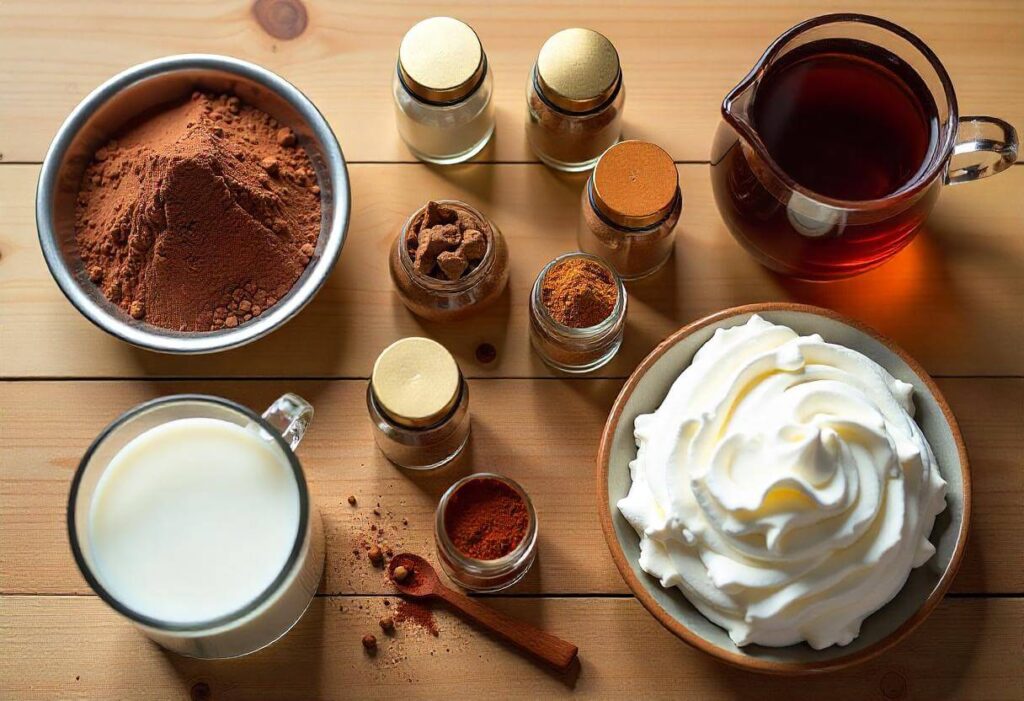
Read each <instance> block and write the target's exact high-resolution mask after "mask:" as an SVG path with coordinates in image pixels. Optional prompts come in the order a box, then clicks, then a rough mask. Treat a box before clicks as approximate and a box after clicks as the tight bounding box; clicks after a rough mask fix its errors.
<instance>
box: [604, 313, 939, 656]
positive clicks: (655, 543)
mask: <svg viewBox="0 0 1024 701" xmlns="http://www.w3.org/2000/svg"><path fill="white" fill-rule="evenodd" d="M912 390H913V387H912V386H911V385H909V384H907V383H906V382H901V381H900V380H897V379H896V378H894V377H893V376H892V375H890V374H889V373H888V372H886V371H885V370H884V369H883V368H882V367H881V366H879V365H878V364H877V363H875V362H874V361H872V360H871V359H869V358H867V357H866V356H864V355H862V354H861V353H858V352H856V351H853V350H850V349H849V348H845V347H843V346H839V345H835V344H831V343H826V342H825V341H823V340H822V338H821V336H818V335H813V336H799V335H798V334H797V333H796V332H795V331H793V330H792V329H790V328H788V327H785V326H778V325H775V324H772V323H770V322H768V321H765V320H764V319H762V318H761V317H759V316H756V315H755V316H753V317H751V318H750V320H749V321H748V322H747V323H746V324H744V325H742V326H736V327H733V328H730V329H719V330H718V331H716V332H715V335H714V337H713V338H712V339H711V340H710V341H708V342H707V343H706V344H705V345H704V346H703V347H702V348H701V349H700V350H699V351H698V352H697V353H696V355H695V356H694V358H693V362H692V364H691V365H690V367H688V368H687V369H686V370H685V371H684V372H683V373H682V374H681V375H680V376H679V378H678V379H677V380H676V381H675V383H674V384H673V385H672V388H671V390H670V391H669V393H668V396H667V397H666V398H665V401H664V402H663V403H662V405H661V407H659V408H658V410H657V411H655V412H654V413H653V414H646V415H642V416H639V417H637V419H636V424H635V436H636V442H637V446H638V453H637V457H636V459H635V460H634V461H633V462H631V463H630V464H629V469H630V475H631V477H632V480H633V483H632V486H631V488H630V490H629V494H628V495H627V496H626V498H624V499H622V500H620V501H619V503H618V507H619V510H620V511H621V512H622V514H623V515H624V516H625V517H626V519H627V520H628V521H629V523H630V524H631V525H632V526H633V528H635V529H636V531H637V533H638V534H639V535H640V567H641V568H642V569H643V570H644V571H645V572H647V573H648V574H651V575H653V576H655V577H657V578H658V579H659V580H660V581H661V584H662V586H664V587H673V586H675V587H679V589H680V590H681V591H682V592H683V594H684V595H685V596H686V597H687V598H688V599H689V600H690V601H691V602H692V603H693V604H694V606H696V607H697V608H698V609H699V610H700V611H701V613H703V614H704V615H705V616H707V617H708V618H709V619H710V620H711V621H713V622H715V623H716V624H718V625H720V626H722V627H723V628H725V629H726V630H728V632H729V635H730V636H731V637H732V639H733V641H734V642H735V643H736V644H737V645H748V644H751V643H756V644H760V645H770V646H783V645H792V644H795V643H799V642H801V641H806V642H807V643H809V644H810V645H811V647H813V648H815V649H821V648H825V647H828V646H830V645H846V644H848V643H850V642H851V641H852V640H853V639H854V638H856V637H857V635H858V633H859V632H860V626H861V623H862V622H863V621H864V619H865V618H867V616H869V615H870V614H872V613H873V612H875V611H877V610H878V609H879V608H881V607H882V606H884V605H885V604H886V603H887V602H889V601H890V600H891V599H892V598H893V597H894V596H896V594H897V593H899V591H900V589H901V588H902V587H903V585H904V583H905V582H906V580H907V577H908V576H909V575H910V571H911V569H913V568H914V567H919V566H921V565H922V564H924V563H925V562H926V561H927V560H928V559H929V558H930V557H931V556H932V555H933V554H934V553H935V548H934V547H933V546H932V544H931V543H930V542H929V541H928V534H929V533H930V532H931V530H932V525H933V524H934V522H935V516H936V515H937V514H939V513H940V512H941V511H942V510H943V509H944V508H945V506H946V502H945V495H946V483H945V481H944V480H943V479H942V477H941V476H940V475H939V469H938V465H937V463H936V460H935V455H934V454H933V453H932V450H931V447H930V446H929V445H928V441H927V440H926V439H925V437H924V434H922V433H921V429H920V428H919V427H918V426H917V424H916V423H915V422H914V419H913V415H914V403H913V400H912V399H911V393H912Z"/></svg>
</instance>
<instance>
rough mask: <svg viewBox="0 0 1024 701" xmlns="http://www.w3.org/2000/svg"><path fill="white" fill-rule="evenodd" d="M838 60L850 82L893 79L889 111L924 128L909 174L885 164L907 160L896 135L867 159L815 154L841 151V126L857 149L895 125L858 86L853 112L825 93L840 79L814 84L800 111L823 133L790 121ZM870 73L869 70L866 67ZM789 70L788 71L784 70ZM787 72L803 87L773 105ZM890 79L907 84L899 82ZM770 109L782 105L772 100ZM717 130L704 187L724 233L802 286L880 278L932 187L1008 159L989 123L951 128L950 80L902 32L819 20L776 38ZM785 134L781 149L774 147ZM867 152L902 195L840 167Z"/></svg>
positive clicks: (1013, 155) (917, 221)
mask: <svg viewBox="0 0 1024 701" xmlns="http://www.w3.org/2000/svg"><path fill="white" fill-rule="evenodd" d="M837 56H838V58H833V57H837ZM846 57H851V60H854V63H853V64H851V65H852V66H853V70H860V69H858V68H857V66H859V65H863V66H865V69H866V70H872V71H879V70H880V71H882V72H885V76H889V75H890V72H891V75H892V76H896V77H895V78H893V79H891V80H892V83H893V85H894V86H898V87H896V88H893V94H892V96H891V97H892V98H893V100H895V101H897V102H899V103H900V104H896V102H893V103H892V104H893V106H894V107H901V105H902V103H903V102H907V104H909V105H916V106H920V108H921V109H920V110H918V112H916V113H915V112H906V109H905V107H902V108H903V109H904V111H905V112H906V113H907V115H911V114H919V115H920V117H921V119H920V121H919V122H918V123H919V124H920V125H924V126H923V127H922V129H920V130H916V131H915V132H910V133H909V134H910V136H912V137H913V136H914V135H915V134H917V132H920V133H919V134H918V135H919V136H920V137H921V140H920V143H921V144H922V147H921V150H920V152H919V153H920V158H918V159H917V160H916V161H914V162H913V164H912V167H910V168H907V167H906V163H904V164H903V166H900V165H899V164H898V163H896V161H897V160H898V158H897V156H899V154H895V153H893V151H899V150H902V149H905V148H906V147H907V146H908V139H904V138H902V136H903V135H897V134H889V133H886V134H885V136H886V137H887V138H890V139H892V142H891V143H889V144H885V145H884V147H878V145H877V144H872V143H867V144H866V146H867V147H866V148H860V147H859V146H858V145H856V143H855V141H854V138H856V137H855V135H851V136H850V141H849V143H848V144H842V145H843V146H847V147H848V148H847V150H848V151H849V153H846V152H843V151H842V150H841V149H838V148H837V149H836V150H835V152H834V153H835V155H833V152H832V151H829V150H828V148H823V147H822V146H823V145H822V144H821V143H816V142H815V138H816V136H818V135H821V134H836V135H838V138H840V139H845V138H846V136H847V135H848V134H849V133H850V129H847V128H846V127H847V126H848V125H847V124H845V123H844V120H851V121H850V124H849V126H850V128H851V129H852V130H853V131H858V130H859V129H860V127H861V126H863V132H864V133H863V134H860V136H864V135H865V134H870V131H869V129H870V128H871V127H872V126H877V125H883V124H889V122H886V121H885V120H886V119H887V118H890V117H899V114H896V115H891V114H888V113H883V112H881V111H884V110H887V109H888V108H889V104H890V103H887V102H886V100H887V99H888V97H887V95H884V94H876V93H874V92H872V90H871V86H872V85H874V83H872V82H870V80H866V81H860V82H858V80H859V79H852V80H853V85H852V87H850V90H851V91H853V90H857V89H861V90H863V93H862V94H860V95H858V96H857V97H855V98H854V97H851V94H853V93H851V92H844V91H845V90H846V87H847V86H846V85H845V84H843V88H842V89H841V90H839V91H837V89H836V87H835V86H836V83H835V82H834V81H835V80H837V78H836V75H840V74H837V73H833V74H825V75H823V76H822V77H821V78H820V79H819V83H817V86H818V88H819V89H820V91H821V92H822V93H829V92H830V93H831V94H830V95H829V96H827V97H824V98H821V101H820V102H819V103H813V102H812V103H811V105H812V108H814V109H817V108H818V107H819V106H820V105H823V106H824V107H823V108H822V109H823V110H824V111H821V112H818V113H815V114H812V113H808V114H809V115H810V116H812V117H821V118H822V119H825V118H828V116H829V115H831V117H830V118H831V119H832V120H833V121H830V122H829V121H817V122H816V121H815V120H814V119H809V120H804V121H800V118H801V117H802V116H807V115H802V113H801V112H800V109H801V101H803V102H804V103H807V102H809V101H812V100H814V99H816V98H815V97H814V96H813V93H809V92H808V91H809V90H814V89H815V85H814V84H811V83H810V82H808V81H809V80H811V79H813V76H812V77H811V78H808V76H809V75H810V74H809V73H808V71H813V70H815V69H816V67H822V68H823V69H824V67H825V66H826V65H828V66H831V67H832V68H834V67H835V66H837V65H839V64H837V63H836V61H837V60H846ZM871 59H874V60H876V61H877V63H871V64H870V65H868V64H869V63H870V60H871ZM856 60H862V61H865V63H864V64H857V63H856ZM815 61H818V63H815ZM829 61H832V63H831V64H829V63H828V62H829ZM798 63H800V66H799V68H798V69H792V67H793V66H796V65H797V64H798ZM791 69H792V70H800V71H804V72H803V73H801V74H800V77H799V80H800V81H804V82H800V83H794V85H796V86H798V87H797V88H796V89H794V90H792V91H790V92H788V93H786V92H785V91H782V92H779V91H778V90H777V89H776V87H775V86H779V85H782V84H783V78H780V77H779V76H781V75H783V72H784V71H786V70H791ZM899 71H902V72H903V73H902V76H903V77H904V78H906V81H902V80H900V78H899V76H900V75H901V74H900V73H899ZM872 80H874V78H872ZM884 80H885V81H889V80H890V78H889V77H885V78H884ZM820 81H833V82H831V83H828V82H820ZM885 84H886V85H887V84H888V83H885ZM766 86H767V87H766ZM908 86H909V87H908ZM886 89H888V88H886ZM759 91H761V93H763V94H760V95H759ZM773 91H775V92H774V93H773ZM780 95H782V96H784V97H786V98H787V99H779V96H780ZM836 95H838V96H839V97H838V98H837V97H836ZM759 97H760V98H761V103H759V102H758V99H759ZM862 97H866V98H867V99H860V98H862ZM918 98H920V100H919V101H917V102H908V101H909V100H918ZM829 100H831V102H829ZM844 100H845V102H844ZM850 100H855V101H854V102H850ZM837 105H838V106H837ZM843 105H846V106H850V105H853V106H854V109H856V110H857V111H858V114H857V115H856V117H854V116H852V113H851V112H843V111H841V110H842V109H843ZM829 109H831V110H833V111H832V112H829V111H828V110H829ZM860 113H863V114H860ZM865 116H866V119H865V118H864V117H865ZM876 117H878V121H877V124H873V122H874V119H875V118H876ZM722 120H723V121H722V122H721V124H720V125H719V127H718V131H717V133H716V135H715V140H714V144H713V146H712V153H711V181H712V187H713V189H714V194H715V201H716V203H717V205H718V209H719V211H720V212H721V214H722V217H723V219H724V220H725V223H726V224H727V225H728V227H729V229H730V231H731V232H732V234H733V235H734V236H735V237H736V239H737V240H738V241H739V242H740V243H741V244H742V245H743V246H744V247H745V248H746V249H747V250H748V251H749V252H750V253H751V254H752V255H753V256H754V257H755V258H756V259H757V260H758V261H759V262H760V263H761V264H762V265H765V266H766V267H768V268H770V269H772V270H775V271H777V272H779V273H782V274H785V275H790V276H793V277H797V278H801V279H806V280H834V279H840V278H845V277H850V276H853V275H857V274H860V273H863V272H865V271H867V270H870V269H871V268H874V267H876V266H878V265H881V264H882V263H884V262H885V261H886V260H888V259H889V258H891V257H892V256H893V255H895V254H896V253H897V252H898V251H899V250H901V249H902V248H903V247H904V246H906V245H907V244H908V243H910V241H911V240H912V239H913V237H914V235H915V234H916V232H917V230H918V228H919V227H920V226H921V224H922V223H923V222H924V220H925V219H926V217H927V216H928V213H929V212H930V211H931V209H932V207H933V205H934V204H935V200H936V199H937V197H938V194H939V190H940V189H941V188H942V186H943V185H947V184H958V183H962V182H967V181H970V180H977V179H979V178H984V177H987V176H989V175H992V174H995V173H998V172H1000V171H1003V170H1005V169H1006V168H1008V167H1010V166H1011V165H1012V164H1013V163H1014V162H1015V161H1016V159H1017V146H1018V144H1017V134H1016V132H1015V131H1014V129H1013V127H1012V126H1010V125H1009V124H1007V123H1006V122H1004V121H1002V120H999V119H995V118H992V117H960V116H959V114H958V112H957V102H956V95H955V94H954V92H953V86H952V84H951V82H950V79H949V75H948V74H947V73H946V70H945V68H943V66H942V64H941V63H940V62H939V60H938V58H937V57H936V56H935V54H934V53H932V51H931V50H930V49H929V48H928V47H927V46H926V45H925V44H924V43H923V42H922V41H921V40H920V39H918V38H917V37H916V36H914V35H913V34H911V33H910V32H908V31H907V30H905V29H903V28H902V27H899V26H898V25H895V24H893V23H891V22H888V21H886V20H882V19H878V18H875V17H869V16H866V15H858V14H833V15H825V16H821V17H816V18H813V19H810V20H807V21H805V22H803V23H801V24H798V25H797V26H795V27H793V28H792V29H790V30H789V31H787V32H786V33H784V34H783V35H782V36H780V37H779V38H778V39H776V40H775V42H774V43H772V45H771V46H769V47H768V50H767V51H766V52H765V53H764V55H763V56H762V57H761V59H760V61H758V63H757V65H756V66H754V68H753V70H752V71H751V72H750V73H749V74H748V75H747V76H746V78H744V79H743V80H742V81H741V82H740V84H739V85H737V86H736V87H735V88H733V89H732V90H731V91H730V92H729V94H728V95H726V97H725V100H724V101H723V103H722ZM858 120H859V121H858ZM787 122H788V123H787ZM897 123H899V122H897ZM908 124H909V123H908ZM838 125H842V127H841V130H840V129H839V128H837V126H838ZM830 128H831V129H832V131H831V132H829V131H828V130H829V129H830ZM787 129H788V130H789V132H788V134H787V136H786V137H785V138H786V139H788V140H789V141H788V142H787V141H786V140H785V139H782V138H776V135H777V134H779V133H785V132H786V130H787ZM769 132H770V133H769ZM909 141H912V139H910V140H909ZM863 145H864V144H862V146H863ZM824 146H825V147H828V146H831V144H828V143H825V144H824ZM872 147H875V150H876V151H877V157H878V158H879V159H880V160H881V161H882V162H884V165H886V166H889V165H891V164H892V163H896V166H895V167H897V168H898V167H903V168H904V170H903V171H902V175H901V176H900V177H901V180H900V181H896V180H892V181H880V182H891V183H892V184H893V185H894V186H893V187H892V188H890V189H885V190H881V189H876V190H872V189H871V188H872V185H873V182H867V180H870V179H866V178H862V177H859V175H857V176H855V173H858V171H857V170H856V168H852V169H851V168H850V167H849V166H850V161H849V159H850V158H854V159H861V160H862V161H863V159H868V158H871V157H872V153H871V151H872ZM807 149H813V150H807ZM816 159H817V160H816ZM906 160H907V159H904V161H906ZM780 162H781V163H785V164H786V167H784V166H783V165H782V164H781V163H780ZM858 165H859V166H873V165H874V164H873V163H864V162H861V163H859V164H858ZM883 170H884V169H883ZM844 177H845V178H846V180H845V181H844ZM809 182H814V186H813V187H812V186H809ZM844 187H846V188H847V189H846V190H844V189H843V188H844Z"/></svg>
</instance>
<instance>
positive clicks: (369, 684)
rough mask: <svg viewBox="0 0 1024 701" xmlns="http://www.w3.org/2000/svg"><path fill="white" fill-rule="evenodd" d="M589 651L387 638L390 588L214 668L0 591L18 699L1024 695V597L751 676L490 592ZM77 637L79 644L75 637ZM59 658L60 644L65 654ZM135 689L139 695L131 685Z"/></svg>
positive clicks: (76, 602) (63, 604) (963, 602)
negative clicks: (568, 658) (779, 673)
mask: <svg viewBox="0 0 1024 701" xmlns="http://www.w3.org/2000/svg"><path fill="white" fill-rule="evenodd" d="M488 604H491V605H494V606H497V607H499V608H501V610H503V611H505V612H507V613H510V614H512V615H514V616H521V617H523V618H525V619H526V620H528V621H530V622H532V623H534V624H537V625H542V626H543V627H544V628H546V629H548V630H550V631H552V632H554V633H556V634H558V635H560V636H564V637H566V638H569V639H572V640H573V641H574V642H577V643H578V644H579V646H580V666H579V668H578V676H575V677H573V676H560V675H555V674H552V673H549V672H546V671H544V670H543V669H541V668H540V667H537V666H536V665H533V664H531V663H529V662H527V661H526V660H524V659H523V658H522V657H520V656H519V655H517V654H515V653H512V652H509V651H508V650H507V649H506V648H505V647H504V646H502V645H501V644H500V643H498V642H496V641H495V640H493V639H491V638H489V637H487V636H486V635H485V634H484V633H483V632H482V631H480V630H478V629H476V628H474V627H472V626H470V625H469V624H466V623H464V622H462V621H459V620H456V619H455V618H454V617H452V616H451V615H449V614H448V613H447V612H445V611H438V612H437V614H436V615H437V619H438V626H439V628H440V635H439V636H438V637H437V638H432V637H430V636H428V635H424V634H422V633H419V632H418V631H417V630H416V629H410V628H409V627H400V628H399V630H398V633H397V634H396V636H395V637H394V638H387V639H384V638H383V637H382V636H378V640H379V643H378V644H379V647H380V650H379V652H378V654H377V656H376V657H373V658H371V657H368V656H367V655H366V653H365V652H364V650H363V647H362V645H361V644H360V642H359V641H360V638H361V637H362V635H363V634H365V633H368V632H371V631H372V632H374V633H377V632H379V629H378V628H377V619H378V617H380V616H381V615H382V614H383V612H384V611H386V610H387V609H386V608H385V606H384V605H383V600H382V599H381V598H373V599H350V598H317V599H316V600H314V603H313V606H312V607H311V608H310V611H309V612H308V613H307V615H306V617H305V618H304V619H303V620H302V621H301V622H300V623H299V625H298V626H297V627H296V628H295V629H294V630H293V631H292V632H291V633H289V634H288V636H287V637H285V638H284V639H283V640H282V641H280V642H279V643H277V644H276V645H274V646H273V647H271V648H268V649H267V650H264V651H262V652H259V653H256V654H255V655H252V656H249V657H245V658H241V659H238V660H229V661H222V662H204V661H201V660H192V659H187V658H183V657H177V656H175V655H168V654H165V653H163V652H161V651H160V649H159V648H157V647H156V646H155V645H153V644H152V643H150V642H148V641H147V640H146V639H145V638H143V637H142V635H141V634H140V633H139V632H138V631H136V630H134V629H133V628H132V627H131V626H130V625H129V624H128V623H126V622H125V621H124V620H122V619H120V618H118V617H117V616H116V614H114V613H113V612H112V611H110V610H109V609H107V608H106V606H104V604H103V603H102V602H100V601H99V600H98V599H97V598H95V597H21V596H6V597H3V598H0V677H2V678H3V680H4V690H5V692H6V693H9V694H11V696H12V698H18V699H23V700H24V701H31V700H32V699H51V698H104V699H105V698H113V697H117V696H118V690H123V691H124V692H125V696H130V697H132V698H146V699H154V700H160V699H181V698H188V697H189V694H190V693H191V694H192V696H191V698H193V699H207V698H210V699H224V700H230V699H256V698H258V699H267V700H268V701H270V700H273V699H312V698H317V699H343V698H357V699H388V700H391V701H393V700H394V699H399V698H436V699H452V698H481V699H488V698H500V699H505V698H551V697H563V696H565V697H568V696H570V694H571V695H572V697H573V698H606V699H608V698H643V699H694V700H696V699H745V700H747V699H749V700H760V699H765V700H768V699H780V698H785V699H794V700H795V701H802V700H804V699H806V700H808V701H810V700H814V701H820V699H826V698H827V699H830V700H831V701H847V700H848V701H864V700H865V699H928V700H929V701H931V700H934V699H957V701H972V700H975V699H976V700H977V701H1016V700H1018V699H1019V698H1020V680H1021V678H1022V675H1024V657H1022V656H1021V654H1020V649H1021V644H1022V639H1021V635H1022V633H1021V631H1022V630H1024V602H1022V601H1020V600H1009V599H977V600H975V599H954V600H947V601H945V602H944V603H943V604H942V605H941V606H940V607H939V608H938V610H937V611H936V612H935V613H934V614H933V615H932V617H931V618H930V619H929V620H928V621H927V622H925V624H924V625H923V626H922V627H921V628H920V629H919V630H918V631H917V632H916V633H914V634H913V635H912V636H911V637H910V638H909V639H908V640H906V641H905V642H904V643H903V644H902V645H900V646H899V647H898V648H896V649H895V650H893V652H892V653H891V654H888V655H885V656H883V657H882V658H880V659H878V660H875V661H873V662H870V663H867V664H865V665H863V666H861V667H857V668H856V669H853V670H849V671H847V672H841V673H838V674H829V675H819V676H815V677H807V678H804V679H800V680H798V681H793V680H787V679H781V678H775V677H767V676H764V675H758V674H751V673H745V672H740V671H737V670H735V669H732V668H729V667H726V666H724V665H722V664H720V663H717V662H715V661H714V660H712V659H711V658H709V657H708V656H706V655H704V654H702V653H700V652H698V651H696V650H693V649H692V648H690V647H688V646H687V645H685V644H684V643H682V642H680V641H679V640H677V639H676V638H674V637H673V636H672V635H671V634H670V633H668V632H667V631H665V630H664V629H663V628H661V626H659V625H658V624H657V623H656V622H655V621H654V619H653V618H651V617H650V616H649V615H647V613H646V612H645V611H644V610H643V608H642V607H641V606H640V604H639V603H637V602H636V601H635V600H633V599H590V598H580V599H525V600H524V599H488ZM70 640H73V641H75V644H74V645H68V644H67V642H68V641H70ZM55 653H56V654H55ZM128 690H131V691H130V692H128Z"/></svg>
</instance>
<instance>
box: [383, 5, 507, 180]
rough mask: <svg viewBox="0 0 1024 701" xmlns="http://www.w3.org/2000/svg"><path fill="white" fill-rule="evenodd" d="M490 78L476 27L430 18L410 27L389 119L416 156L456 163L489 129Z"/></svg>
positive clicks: (479, 146)
mask: <svg viewBox="0 0 1024 701" xmlns="http://www.w3.org/2000/svg"><path fill="white" fill-rule="evenodd" d="M493 92H494V83H493V79H492V78H491V71H490V69H489V67H488V65H487V55H486V54H485V53H484V49H483V46H482V45H481V44H480V39H479V37H477V35H476V32H474V31H473V29H472V28H471V27H470V26H469V25H467V24H465V23H464V22H460V21H459V20H457V19H454V18H452V17H431V18H429V19H425V20H423V21H422V22H420V23H418V24H416V25H415V26H414V27H413V28H412V29H410V30H409V31H408V32H407V33H406V35H405V38H404V39H402V45H401V48H400V49H399V52H398V66H397V68H396V69H395V76H394V80H393V81H392V93H393V95H394V99H395V121H396V124H397V125H398V133H399V135H401V137H402V140H403V141H405V143H406V145H407V146H408V147H409V149H410V150H411V151H412V152H413V154H414V155H415V156H416V157H417V158H419V159H420V160H423V161H427V162H429V163H439V164H449V163H460V162H462V161H465V160H467V159H469V158H472V157H473V156H474V155H476V154H477V153H479V152H480V150H481V149H482V148H483V147H484V146H485V145H487V142H488V141H489V140H490V138H491V134H493V133H494V105H493V104H492V102H491V95H492V94H493Z"/></svg>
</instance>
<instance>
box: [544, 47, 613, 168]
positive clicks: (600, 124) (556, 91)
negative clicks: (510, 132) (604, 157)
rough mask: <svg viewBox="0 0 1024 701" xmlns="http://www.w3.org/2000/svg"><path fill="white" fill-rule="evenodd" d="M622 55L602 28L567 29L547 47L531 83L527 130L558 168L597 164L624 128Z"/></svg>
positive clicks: (586, 166)
mask: <svg viewBox="0 0 1024 701" xmlns="http://www.w3.org/2000/svg"><path fill="white" fill-rule="evenodd" d="M625 100H626V90H625V87H624V86H623V82H622V71H621V69H620V67H619V55H618V53H617V52H616V51H615V47H614V46H613V45H612V43H611V42H610V41H609V40H608V39H607V38H606V37H605V36H604V35H602V34H598V33H597V32H595V31H592V30H590V29H580V28H573V29H563V30H562V31H560V32H558V33H557V34H555V35H553V36H552V37H550V38H549V39H548V40H547V41H546V42H545V43H544V46H543V47H541V50H540V54H539V55H538V56H537V62H536V63H535V64H534V66H533V70H532V71H531V72H530V78H529V82H528V83H527V86H526V107H527V121H526V136H527V139H528V140H529V142H530V146H531V147H532V148H533V151H534V153H536V154H537V157H538V158H539V159H540V160H541V161H543V162H544V163H546V164H547V165H548V166H550V167H552V168H555V169H556V170H562V171H567V172H578V171H583V170H587V169H588V168H591V167H592V166H593V165H594V163H596V162H597V159H598V157H600V155H601V154H602V153H604V152H605V151H606V150H607V149H608V148H609V147H611V146H612V145H613V144H615V143H616V142H617V141H618V140H619V137H620V135H621V133H622V110H623V106H624V104H625Z"/></svg>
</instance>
